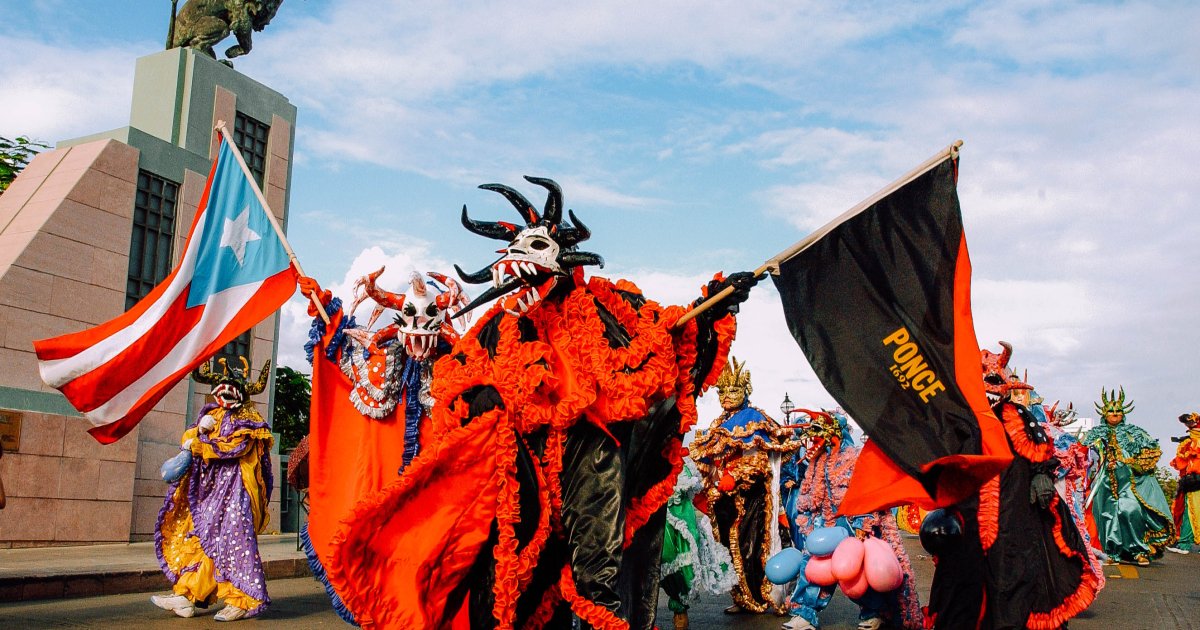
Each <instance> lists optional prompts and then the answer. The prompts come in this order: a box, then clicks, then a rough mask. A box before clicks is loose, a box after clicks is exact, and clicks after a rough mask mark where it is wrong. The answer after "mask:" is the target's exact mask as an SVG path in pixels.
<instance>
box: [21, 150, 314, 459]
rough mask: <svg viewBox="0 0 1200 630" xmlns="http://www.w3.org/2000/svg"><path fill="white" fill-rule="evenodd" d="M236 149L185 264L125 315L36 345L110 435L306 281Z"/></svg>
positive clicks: (199, 219)
mask: <svg viewBox="0 0 1200 630" xmlns="http://www.w3.org/2000/svg"><path fill="white" fill-rule="evenodd" d="M233 152H234V149H233V148H232V147H230V146H229V142H228V141H226V140H225V139H222V141H221V147H220V151H219V154H218V156H217V161H216V163H215V164H214V165H213V168H212V171H211V172H210V173H209V175H208V184H207V185H206V186H205V191H204V195H203V197H202V198H201V200H200V207H199V210H198V211H197V212H196V220H195V221H194V222H193V223H192V229H191V231H190V232H189V233H188V239H187V245H186V246H185V247H184V251H183V256H182V257H181V258H180V260H179V266H178V267H176V268H175V270H173V271H172V272H171V274H170V275H168V276H167V278H166V279H165V280H163V282H162V283H161V284H159V285H158V286H157V287H155V288H154V290H152V291H151V292H150V294H149V295H147V296H146V297H145V298H144V299H142V301H140V302H138V303H137V304H136V305H134V307H133V308H132V309H130V310H129V311H127V312H126V313H124V314H122V315H120V316H118V317H117V318H116V319H113V320H111V321H109V322H106V323H104V324H101V325H99V326H96V327H95V328H91V329H88V330H84V331H81V332H77V333H72V334H68V335H63V336H61V337H55V338H52V339H42V340H40V341H35V342H34V344H33V345H34V350H35V351H36V352H37V357H38V363H39V366H38V367H39V370H40V372H41V376H42V380H44V381H45V382H46V383H47V384H48V385H50V386H51V387H54V388H56V389H58V390H59V391H61V392H62V393H63V395H64V396H66V397H67V400H68V401H70V403H71V404H72V405H73V406H74V407H75V408H76V409H78V410H79V411H80V412H81V413H83V415H84V416H85V417H86V418H87V419H88V420H90V421H91V423H92V424H93V425H95V426H94V427H92V428H91V429H89V432H90V433H91V434H92V436H93V437H95V438H96V440H98V441H99V442H100V443H101V444H110V443H112V442H115V441H117V440H118V439H120V438H121V437H122V436H124V435H125V434H126V433H129V431H131V430H132V429H133V428H134V427H135V426H137V423H138V422H139V421H140V420H141V419H142V418H143V417H144V416H145V415H146V413H147V412H149V411H150V410H151V409H153V408H154V405H155V404H157V403H158V401H159V400H161V399H162V398H163V396H165V395H166V394H167V392H168V391H170V389H171V388H172V387H173V386H174V385H175V384H176V383H178V382H179V381H180V379H183V378H184V377H186V376H187V375H188V373H189V372H191V371H192V370H193V369H194V368H196V367H197V366H199V365H200V364H201V363H203V362H204V361H206V360H207V359H208V358H209V357H211V356H212V355H213V354H215V353H216V352H217V351H218V350H220V349H221V348H222V347H223V346H224V345H225V344H227V343H229V342H230V341H231V340H233V339H234V338H236V337H237V336H238V335H240V334H241V333H243V332H245V331H247V330H249V329H250V328H252V327H253V326H254V325H255V324H257V323H258V322H260V321H262V320H264V319H266V318H267V317H269V316H270V315H271V314H272V313H273V312H275V311H276V310H277V309H278V308H279V307H280V306H281V305H282V304H283V303H284V302H286V301H287V300H288V298H290V297H291V295H292V293H294V292H295V290H296V277H297V274H296V271H295V269H294V267H293V266H292V265H291V263H290V258H289V255H288V251H287V249H286V248H285V247H284V243H283V241H282V240H281V239H280V237H279V235H278V233H277V232H276V231H275V229H274V228H273V226H272V224H271V221H270V219H269V218H268V216H267V210H266V209H265V208H264V207H263V205H262V204H261V203H260V202H259V200H258V195H257V194H256V192H255V191H256V189H255V188H254V186H255V184H254V182H253V180H251V179H250V178H249V177H248V176H247V174H246V171H245V169H244V167H243V166H242V163H241V162H240V161H239V160H238V159H237V158H238V157H239V156H236V155H235V154H234V153H233Z"/></svg>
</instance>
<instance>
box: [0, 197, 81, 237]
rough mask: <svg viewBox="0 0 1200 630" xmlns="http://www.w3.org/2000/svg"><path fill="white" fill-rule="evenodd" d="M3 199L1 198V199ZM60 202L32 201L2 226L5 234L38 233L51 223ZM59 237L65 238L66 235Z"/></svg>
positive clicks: (50, 200)
mask: <svg viewBox="0 0 1200 630" xmlns="http://www.w3.org/2000/svg"><path fill="white" fill-rule="evenodd" d="M7 196H8V193H4V197H7ZM2 198H3V197H0V199H2ZM60 201H61V200H60V199H31V200H29V202H27V203H25V204H24V205H23V206H21V207H20V208H19V210H18V212H17V213H16V215H15V216H12V217H11V219H10V220H9V221H7V225H3V224H0V227H4V233H5V234H21V233H24V232H37V231H38V230H41V229H43V228H45V227H46V224H47V223H49V222H50V219H51V218H52V217H53V216H54V214H55V211H56V210H57V209H58V205H59V202H60ZM96 212H98V210H97V211H96ZM59 235H60V236H65V235H64V234H59Z"/></svg>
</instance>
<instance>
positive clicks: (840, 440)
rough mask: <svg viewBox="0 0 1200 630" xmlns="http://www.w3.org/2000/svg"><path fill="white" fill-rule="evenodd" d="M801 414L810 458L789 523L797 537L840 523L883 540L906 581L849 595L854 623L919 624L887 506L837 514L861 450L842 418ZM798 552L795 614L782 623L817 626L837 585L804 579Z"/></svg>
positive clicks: (802, 628)
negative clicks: (855, 611)
mask: <svg viewBox="0 0 1200 630" xmlns="http://www.w3.org/2000/svg"><path fill="white" fill-rule="evenodd" d="M801 413H804V414H806V415H808V417H809V421H808V428H807V429H805V431H804V433H805V438H806V441H807V447H806V451H805V452H806V455H807V458H808V460H809V463H808V469H807V472H806V474H805V475H804V478H803V480H802V482H801V484H800V492H799V501H798V503H797V506H796V509H797V510H796V511H797V514H796V517H795V520H794V522H793V525H792V526H793V527H794V528H795V530H796V531H797V532H799V535H800V536H808V535H810V534H812V533H813V530H815V529H818V528H832V527H838V528H842V529H843V530H845V531H846V533H847V535H849V536H858V537H859V538H863V537H866V536H873V537H876V538H879V539H881V540H883V541H884V542H886V543H887V544H888V546H889V547H890V548H891V550H892V552H894V553H895V554H896V560H897V561H898V562H899V564H900V569H901V571H902V573H903V575H904V581H903V583H902V584H901V586H900V587H899V588H897V589H896V590H893V591H889V592H887V593H880V592H877V591H875V590H874V589H871V588H870V587H867V589H866V590H865V592H864V593H862V594H861V595H859V596H857V597H850V600H851V601H853V602H854V603H855V604H856V605H858V607H859V616H858V626H857V627H858V629H859V630H877V629H878V628H880V627H882V626H883V625H884V623H888V624H889V625H890V626H893V627H900V628H910V629H916V628H921V627H922V616H921V605H920V602H919V601H918V599H917V592H916V580H915V578H914V577H913V572H912V565H911V564H910V563H909V560H908V553H907V552H906V551H905V550H904V543H903V541H902V540H901V539H900V531H899V528H898V527H897V524H896V518H895V516H893V515H892V512H891V510H880V511H878V512H871V513H870V514H857V515H842V514H839V513H838V507H839V506H840V505H841V502H842V497H843V496H845V494H846V488H847V487H849V485H850V477H851V476H852V475H853V474H854V464H855V462H856V461H858V453H859V449H858V448H857V447H856V446H855V444H854V438H853V437H851V435H850V426H849V423H848V422H847V420H846V417H845V416H844V415H842V414H840V413H835V414H830V413H827V412H823V411H808V410H801ZM801 549H803V548H802V547H801ZM802 553H803V559H802V560H801V564H800V570H799V573H798V575H797V577H796V586H795V588H794V590H793V591H792V594H791V597H790V598H789V600H788V612H789V613H790V614H792V615H793V617H792V619H791V620H790V621H788V622H787V623H785V624H783V627H784V628H785V629H786V630H811V629H813V628H819V627H820V625H821V621H820V619H819V615H820V612H821V611H822V610H824V609H825V607H826V606H828V605H829V602H830V600H832V599H833V594H834V591H835V589H836V586H818V585H816V584H812V583H810V582H809V581H808V579H807V578H806V577H805V571H804V569H805V568H806V565H807V564H808V562H809V561H810V560H811V559H812V554H811V553H809V551H808V550H807V549H804V550H803V552H802Z"/></svg>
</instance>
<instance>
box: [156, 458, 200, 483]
mask: <svg viewBox="0 0 1200 630" xmlns="http://www.w3.org/2000/svg"><path fill="white" fill-rule="evenodd" d="M191 467H192V452H191V451H190V450H182V451H179V454H178V455H176V456H174V457H172V458H171V459H168V460H167V461H165V462H163V465H162V469H161V470H159V471H158V474H160V475H162V480H163V481H165V482H167V483H175V482H176V481H179V480H180V479H182V478H183V473H185V472H187V471H188V468H191Z"/></svg>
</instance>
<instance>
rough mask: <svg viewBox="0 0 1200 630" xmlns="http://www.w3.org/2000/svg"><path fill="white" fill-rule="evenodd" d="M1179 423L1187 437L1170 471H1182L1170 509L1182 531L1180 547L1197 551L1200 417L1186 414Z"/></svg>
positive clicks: (1199, 519)
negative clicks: (1186, 431) (1183, 427)
mask: <svg viewBox="0 0 1200 630" xmlns="http://www.w3.org/2000/svg"><path fill="white" fill-rule="evenodd" d="M1179 421H1180V422H1182V423H1183V424H1184V426H1186V427H1187V430H1188V433H1187V437H1185V438H1183V440H1182V441H1181V442H1180V443H1179V449H1178V450H1177V451H1175V457H1174V458H1172V459H1171V468H1174V469H1175V470H1176V471H1178V472H1179V487H1178V489H1177V490H1176V492H1175V502H1174V504H1173V505H1172V506H1171V508H1172V509H1171V512H1172V515H1173V516H1174V517H1175V528H1176V530H1178V531H1179V543H1178V545H1177V546H1178V547H1179V548H1180V549H1182V550H1184V551H1195V550H1196V528H1197V527H1200V414H1198V413H1185V414H1183V415H1181V416H1179Z"/></svg>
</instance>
